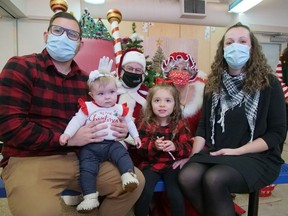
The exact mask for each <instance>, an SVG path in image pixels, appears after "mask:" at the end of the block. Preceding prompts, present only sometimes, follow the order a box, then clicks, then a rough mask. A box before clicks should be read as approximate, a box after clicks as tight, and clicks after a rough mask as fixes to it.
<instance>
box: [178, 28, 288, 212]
mask: <svg viewBox="0 0 288 216" xmlns="http://www.w3.org/2000/svg"><path fill="white" fill-rule="evenodd" d="M272 72H273V71H272V69H271V67H270V66H268V64H267V61H266V59H265V56H264V54H263V53H262V51H261V47H260V45H259V43H258V41H257V39H256V38H255V36H254V35H253V33H252V32H251V31H250V29H249V28H248V27H247V26H245V25H242V24H241V23H237V24H236V25H234V26H232V27H230V28H229V29H228V30H227V31H226V33H225V34H224V36H223V38H222V40H221V41H220V43H219V46H218V50H217V53H216V57H215V61H214V63H213V64H212V72H211V74H210V75H209V77H208V80H207V82H206V87H205V92H204V101H203V107H202V112H203V113H202V117H201V120H200V122H199V125H198V129H197V132H196V137H195V139H194V145H193V150H192V155H193V156H192V157H191V158H190V159H189V161H188V162H187V163H186V164H185V166H184V167H183V168H182V170H181V171H180V173H179V183H180V186H181V188H182V191H183V194H184V195H185V196H186V197H187V198H188V199H189V201H190V203H191V204H192V205H193V206H194V207H195V208H196V209H197V211H198V212H199V213H200V215H213V216H218V215H221V216H232V215H233V216H234V215H235V211H234V206H233V200H232V197H231V193H249V192H252V191H255V190H258V189H260V188H262V187H264V186H266V185H269V184H271V183H272V182H273V181H274V180H275V179H276V177H277V176H278V173H279V171H280V166H281V164H282V163H283V160H282V159H281V151H282V147H283V143H284V140H285V137H286V118H283V116H285V115H286V113H285V100H284V96H283V91H282V89H281V86H280V83H279V81H278V80H277V78H276V77H275V76H274V75H273V74H272ZM205 146H206V147H205ZM204 147H205V148H204Z"/></svg>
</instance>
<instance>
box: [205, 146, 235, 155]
mask: <svg viewBox="0 0 288 216" xmlns="http://www.w3.org/2000/svg"><path fill="white" fill-rule="evenodd" d="M210 155H212V156H220V155H240V153H239V151H238V149H230V148H224V149H220V150H218V151H215V152H210Z"/></svg>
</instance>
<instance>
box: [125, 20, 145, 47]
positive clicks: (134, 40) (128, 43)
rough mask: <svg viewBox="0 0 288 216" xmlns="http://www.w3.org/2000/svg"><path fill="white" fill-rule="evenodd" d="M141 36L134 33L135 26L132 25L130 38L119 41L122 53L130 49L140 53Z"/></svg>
mask: <svg viewBox="0 0 288 216" xmlns="http://www.w3.org/2000/svg"><path fill="white" fill-rule="evenodd" d="M143 39H144V38H143V36H142V35H138V34H137V33H136V24H135V22H133V23H132V35H131V36H130V37H125V38H122V40H121V45H122V51H123V52H124V51H125V50H126V49H131V48H137V49H139V50H141V51H143V46H142V44H141V43H142V42H143Z"/></svg>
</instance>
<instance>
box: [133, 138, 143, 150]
mask: <svg viewBox="0 0 288 216" xmlns="http://www.w3.org/2000/svg"><path fill="white" fill-rule="evenodd" d="M134 142H135V145H136V147H137V149H139V148H141V146H142V143H141V139H140V138H139V137H135V138H134Z"/></svg>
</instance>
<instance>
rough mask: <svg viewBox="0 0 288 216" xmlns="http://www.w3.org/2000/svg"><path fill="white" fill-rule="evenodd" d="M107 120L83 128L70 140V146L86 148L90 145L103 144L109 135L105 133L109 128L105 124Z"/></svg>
mask: <svg viewBox="0 0 288 216" xmlns="http://www.w3.org/2000/svg"><path fill="white" fill-rule="evenodd" d="M104 122H105V120H103V119H102V120H97V121H92V122H90V123H89V124H87V125H85V126H82V127H81V128H80V129H79V130H78V131H77V132H76V134H75V135H74V136H73V137H71V139H69V142H68V146H84V145H86V144H88V143H93V142H101V141H103V140H104V139H103V137H104V136H107V135H108V133H107V132H105V131H103V129H105V128H107V127H108V126H107V125H106V124H103V123H104Z"/></svg>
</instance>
